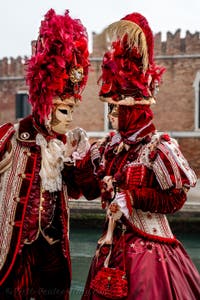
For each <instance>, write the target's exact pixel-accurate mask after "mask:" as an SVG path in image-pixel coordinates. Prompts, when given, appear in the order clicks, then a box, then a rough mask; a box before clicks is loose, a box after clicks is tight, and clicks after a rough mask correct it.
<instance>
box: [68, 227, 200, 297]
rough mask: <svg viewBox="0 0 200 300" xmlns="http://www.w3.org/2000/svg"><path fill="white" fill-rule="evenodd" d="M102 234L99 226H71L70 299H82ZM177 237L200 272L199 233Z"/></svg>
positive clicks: (177, 235)
mask: <svg viewBox="0 0 200 300" xmlns="http://www.w3.org/2000/svg"><path fill="white" fill-rule="evenodd" d="M100 234H101V229H98V228H90V229H88V228H82V229H77V228H71V232H70V243H71V244H70V248H71V259H72V286H71V296H70V300H80V299H81V295H82V292H83V289H84V284H85V281H86V278H87V274H88V270H89V266H90V263H91V259H92V257H93V255H94V252H95V249H96V242H97V239H98V238H99V236H100ZM176 237H177V238H178V239H179V240H180V241H181V242H182V244H183V245H184V247H185V249H186V250H187V252H188V254H189V255H190V257H191V259H192V260H193V262H194V264H195V265H196V267H197V269H198V270H199V272H200V235H199V233H182V234H177V233H176Z"/></svg>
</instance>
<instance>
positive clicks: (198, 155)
mask: <svg viewBox="0 0 200 300" xmlns="http://www.w3.org/2000/svg"><path fill="white" fill-rule="evenodd" d="M177 141H178V143H179V146H180V149H181V151H182V152H183V154H184V156H185V157H186V159H187V160H188V162H189V164H190V166H191V167H192V168H193V170H194V171H195V172H196V174H197V176H198V177H199V178H200V138H177Z"/></svg>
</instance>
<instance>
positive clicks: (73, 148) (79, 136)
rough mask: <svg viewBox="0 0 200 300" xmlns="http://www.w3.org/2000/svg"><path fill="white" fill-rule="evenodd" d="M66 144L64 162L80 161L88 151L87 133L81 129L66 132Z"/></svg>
mask: <svg viewBox="0 0 200 300" xmlns="http://www.w3.org/2000/svg"><path fill="white" fill-rule="evenodd" d="M66 136H67V143H66V147H65V155H64V156H65V162H69V161H73V162H74V163H75V162H76V160H81V159H83V158H84V157H85V155H86V154H87V152H88V150H89V149H90V143H89V140H88V137H87V133H86V131H85V130H84V129H82V128H79V127H77V128H75V129H72V130H70V131H68V132H67V134H66Z"/></svg>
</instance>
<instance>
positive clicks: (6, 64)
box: [0, 29, 200, 177]
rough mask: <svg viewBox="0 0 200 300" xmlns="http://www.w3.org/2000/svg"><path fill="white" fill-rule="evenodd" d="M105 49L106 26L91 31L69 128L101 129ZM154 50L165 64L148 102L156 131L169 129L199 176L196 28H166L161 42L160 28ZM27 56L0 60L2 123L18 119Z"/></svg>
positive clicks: (199, 54)
mask: <svg viewBox="0 0 200 300" xmlns="http://www.w3.org/2000/svg"><path fill="white" fill-rule="evenodd" d="M106 48H107V43H106V35H105V31H103V32H102V33H101V34H95V33H93V52H92V53H91V56H90V58H91V66H90V72H89V78H88V83H87V86H86V89H85V91H84V92H83V96H82V101H81V103H80V105H79V107H77V108H76V109H75V112H74V116H73V117H74V121H73V122H72V125H71V126H72V127H74V126H80V127H82V128H84V129H85V130H86V131H89V132H101V133H102V132H103V131H104V122H105V111H104V104H103V103H102V102H101V101H99V99H98V91H99V87H98V84H97V81H98V78H99V76H100V70H101V60H102V56H103V53H104V52H105V50H106ZM154 53H155V61H156V63H157V64H159V65H162V66H164V67H165V68H166V72H165V73H164V75H163V84H162V85H161V86H160V91H159V93H158V95H157V99H156V101H157V104H155V105H153V106H152V110H153V112H154V123H155V125H156V127H157V129H158V130H159V131H167V132H173V136H174V137H175V138H177V139H178V142H179V144H180V147H181V150H182V151H183V153H184V155H185V156H186V158H187V159H188V161H189V163H190V164H191V166H192V167H193V168H194V170H195V171H196V173H197V175H198V177H200V131H198V130H196V129H195V90H194V81H195V78H196V75H197V73H198V72H200V33H199V32H196V33H195V34H191V33H190V32H186V35H185V37H184V38H181V31H180V30H179V29H178V30H177V31H176V32H175V34H172V33H170V32H168V33H167V37H166V41H162V35H161V33H158V34H156V35H155V51H154ZM25 60H26V58H21V57H18V58H16V59H13V58H11V59H8V58H4V59H2V60H0V124H2V123H5V122H8V121H9V122H16V119H15V95H16V93H18V92H19V91H22V90H24V91H26V90H27V87H26V83H25V80H24V74H25V73H24V62H25ZM179 132H189V134H188V135H187V137H185V136H184V134H183V135H182V136H179V134H178V133H179ZM190 133H191V134H190ZM192 133H194V134H192ZM97 135H98V134H97ZM99 136H100V135H99Z"/></svg>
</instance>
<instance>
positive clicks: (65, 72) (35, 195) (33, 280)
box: [0, 9, 99, 300]
mask: <svg viewBox="0 0 200 300" xmlns="http://www.w3.org/2000/svg"><path fill="white" fill-rule="evenodd" d="M88 57H89V53H88V38H87V32H86V29H85V27H84V26H83V25H82V23H81V21H80V20H79V19H72V18H71V17H70V15H69V11H68V10H66V12H65V14H64V15H57V14H56V13H55V11H54V10H53V9H50V10H49V11H48V12H47V13H46V15H45V17H44V20H42V22H41V26H40V29H39V37H38V40H37V44H36V49H35V53H34V54H33V55H32V57H31V58H30V59H29V60H28V61H27V64H26V67H27V75H26V79H27V84H28V87H29V101H30V103H31V105H32V114H31V115H30V116H28V117H26V118H24V119H22V120H21V121H19V123H18V124H14V125H13V124H11V123H7V124H4V125H2V126H1V127H0V141H1V143H0V153H1V154H0V157H1V161H0V175H1V178H0V182H1V189H0V199H1V200H0V299H1V300H3V299H12V300H13V299H17V300H18V299H19V300H20V299H38V300H41V299H69V290H70V282H71V265H70V252H69V209H68V199H69V198H70V197H72V198H79V197H80V196H81V195H84V196H85V197H86V198H87V199H93V198H96V197H97V196H98V195H99V187H98V184H97V181H96V180H95V175H93V164H92V158H91V157H92V148H91V147H90V144H89V141H88V139H87V136H86V133H85V131H84V130H83V129H81V128H75V129H73V130H71V131H68V126H69V124H70V122H71V120H72V113H73V109H74V107H75V106H76V104H77V103H78V102H79V101H80V100H81V93H82V91H83V89H84V87H85V85H86V82H87V77H88V66H89V60H88Z"/></svg>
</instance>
